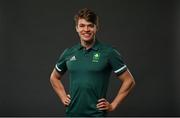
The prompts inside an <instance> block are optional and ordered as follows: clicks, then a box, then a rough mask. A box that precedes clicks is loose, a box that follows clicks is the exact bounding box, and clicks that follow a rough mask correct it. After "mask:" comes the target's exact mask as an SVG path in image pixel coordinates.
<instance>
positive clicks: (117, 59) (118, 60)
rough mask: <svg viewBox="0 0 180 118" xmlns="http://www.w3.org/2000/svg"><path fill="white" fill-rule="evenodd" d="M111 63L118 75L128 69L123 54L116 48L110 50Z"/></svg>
mask: <svg viewBox="0 0 180 118" xmlns="http://www.w3.org/2000/svg"><path fill="white" fill-rule="evenodd" d="M109 63H110V65H111V67H112V69H113V71H114V73H115V74H116V75H120V74H122V73H123V72H125V71H126V70H127V66H126V65H125V64H124V61H123V58H122V56H121V54H120V53H119V52H118V51H117V50H116V49H112V50H111V51H110V54H109Z"/></svg>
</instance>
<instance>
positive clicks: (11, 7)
mask: <svg viewBox="0 0 180 118" xmlns="http://www.w3.org/2000/svg"><path fill="white" fill-rule="evenodd" d="M84 7H88V8H90V9H92V10H93V11H95V12H96V13H97V14H98V16H99V17H100V30H99V32H98V34H97V37H98V39H99V40H100V41H102V42H106V43H109V44H111V45H113V46H115V47H116V48H117V49H118V50H119V52H120V53H121V54H122V56H123V57H124V60H125V63H126V64H127V66H128V67H129V69H130V71H131V73H132V74H133V76H134V78H135V80H136V86H135V89H134V90H133V91H132V93H131V94H130V95H129V96H128V97H127V99H126V100H125V101H124V102H123V103H122V104H121V105H120V106H119V107H118V108H117V110H116V111H114V112H111V113H109V116H180V87H179V83H180V80H179V79H180V73H179V70H180V66H179V65H180V63H179V60H180V46H179V44H180V41H179V40H180V2H179V1H178V0H177V1H175V0H112V1H110V0H89V1H88V0H87V1H86V0H71V1H70V0H1V1H0V31H1V36H0V69H1V71H0V116H64V114H65V108H64V106H63V105H62V103H61V102H60V100H59V98H58V97H57V96H56V94H55V92H54V91H53V89H52V87H51V85H50V82H49V76H50V74H51V72H52V70H53V68H54V65H55V63H56V61H57V59H58V57H59V55H60V54H61V53H62V52H63V50H64V49H65V48H67V47H71V46H73V45H74V44H76V43H78V42H79V39H78V36H77V34H76V32H75V24H74V21H73V17H74V14H75V13H76V12H77V11H78V10H79V9H81V8H84ZM62 81H63V83H64V85H65V88H66V90H67V91H68V73H66V74H65V75H64V77H63V80H62ZM120 84H121V82H120V81H119V80H118V79H116V77H115V76H114V75H113V74H112V77H111V79H110V83H109V89H108V94H107V98H108V100H109V101H111V100H112V99H113V98H114V97H115V95H116V94H117V91H118V88H119V85H120Z"/></svg>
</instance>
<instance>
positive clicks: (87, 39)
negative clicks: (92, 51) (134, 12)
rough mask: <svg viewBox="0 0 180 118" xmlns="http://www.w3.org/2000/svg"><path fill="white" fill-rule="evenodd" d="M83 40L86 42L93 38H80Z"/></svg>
mask: <svg viewBox="0 0 180 118" xmlns="http://www.w3.org/2000/svg"><path fill="white" fill-rule="evenodd" d="M82 39H83V40H84V41H87V42H89V41H92V40H93V38H82Z"/></svg>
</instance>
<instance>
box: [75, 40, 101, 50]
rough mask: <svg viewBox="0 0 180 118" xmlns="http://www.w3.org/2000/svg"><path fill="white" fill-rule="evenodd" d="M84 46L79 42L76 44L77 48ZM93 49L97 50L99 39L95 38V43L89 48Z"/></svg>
mask: <svg viewBox="0 0 180 118" xmlns="http://www.w3.org/2000/svg"><path fill="white" fill-rule="evenodd" d="M83 48H84V47H83V46H82V45H81V43H79V44H78V49H79V50H80V49H83ZM90 49H93V50H95V51H97V50H98V49H99V41H98V40H97V39H95V43H94V45H93V46H92V47H91V48H90Z"/></svg>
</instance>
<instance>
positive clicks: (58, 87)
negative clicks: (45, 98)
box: [50, 69, 71, 106]
mask: <svg viewBox="0 0 180 118" xmlns="http://www.w3.org/2000/svg"><path fill="white" fill-rule="evenodd" d="M61 78H62V77H61V75H60V74H59V73H58V72H57V71H56V69H54V70H53V72H52V73H51V76H50V82H51V85H52V87H53V89H54V91H55V92H56V94H57V95H58V97H59V98H60V100H61V101H62V103H63V104H64V105H65V106H68V105H69V103H70V101H71V100H70V95H67V94H66V91H65V89H64V86H63V84H62V82H61Z"/></svg>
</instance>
